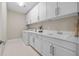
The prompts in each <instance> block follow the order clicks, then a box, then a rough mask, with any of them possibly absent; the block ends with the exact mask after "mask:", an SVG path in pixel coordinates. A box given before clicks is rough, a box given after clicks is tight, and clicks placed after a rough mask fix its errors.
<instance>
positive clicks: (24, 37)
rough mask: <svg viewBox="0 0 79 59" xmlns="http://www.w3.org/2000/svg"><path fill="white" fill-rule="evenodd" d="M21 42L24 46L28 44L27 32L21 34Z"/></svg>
mask: <svg viewBox="0 0 79 59" xmlns="http://www.w3.org/2000/svg"><path fill="white" fill-rule="evenodd" d="M23 41H24V43H25V44H26V45H28V44H29V33H28V32H23Z"/></svg>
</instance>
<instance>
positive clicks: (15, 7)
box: [7, 2, 38, 14]
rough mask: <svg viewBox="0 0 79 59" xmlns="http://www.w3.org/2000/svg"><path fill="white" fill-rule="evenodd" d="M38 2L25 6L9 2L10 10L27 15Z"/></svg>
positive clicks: (28, 3)
mask: <svg viewBox="0 0 79 59" xmlns="http://www.w3.org/2000/svg"><path fill="white" fill-rule="evenodd" d="M37 3H38V2H25V7H24V6H19V5H18V4H17V3H16V2H8V3H7V5H8V10H12V11H16V12H19V13H24V14H25V13H27V12H28V11H29V10H31V9H32V8H33V7H34V6H35V5H36V4H37Z"/></svg>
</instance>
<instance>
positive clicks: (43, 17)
mask: <svg viewBox="0 0 79 59" xmlns="http://www.w3.org/2000/svg"><path fill="white" fill-rule="evenodd" d="M38 12H39V13H38V14H39V18H38V19H39V21H43V20H46V3H45V2H41V3H39V4H38Z"/></svg>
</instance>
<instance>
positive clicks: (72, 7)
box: [58, 2, 77, 16]
mask: <svg viewBox="0 0 79 59" xmlns="http://www.w3.org/2000/svg"><path fill="white" fill-rule="evenodd" d="M58 7H59V16H63V15H68V14H72V13H75V12H77V2H58Z"/></svg>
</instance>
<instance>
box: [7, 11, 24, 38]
mask: <svg viewBox="0 0 79 59" xmlns="http://www.w3.org/2000/svg"><path fill="white" fill-rule="evenodd" d="M24 27H25V15H24V14H21V13H17V12H13V11H10V10H8V39H15V38H20V37H21V34H22V31H23V30H24Z"/></svg>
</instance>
